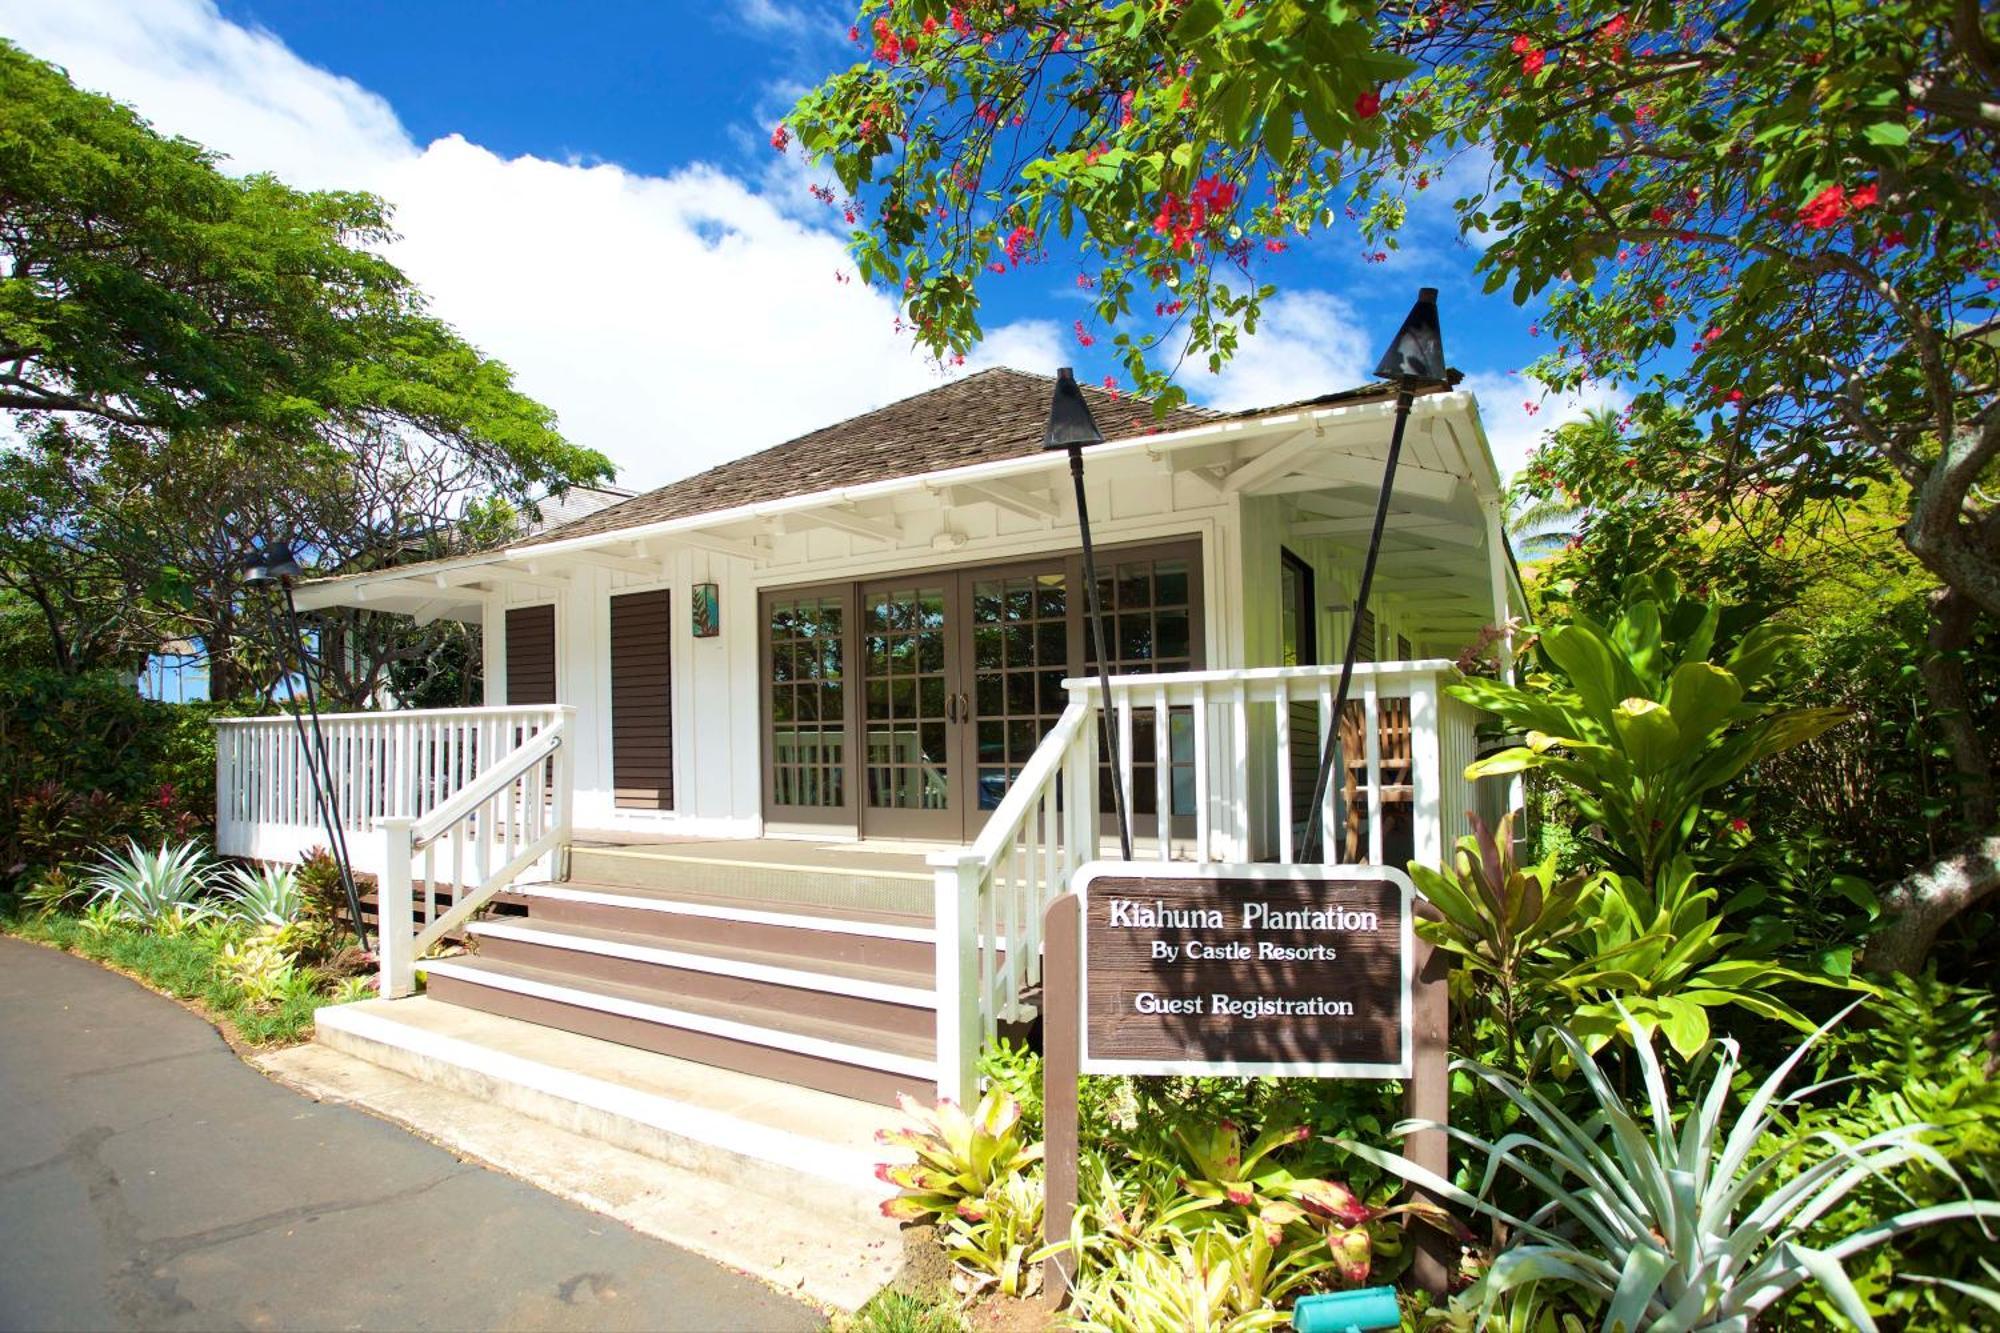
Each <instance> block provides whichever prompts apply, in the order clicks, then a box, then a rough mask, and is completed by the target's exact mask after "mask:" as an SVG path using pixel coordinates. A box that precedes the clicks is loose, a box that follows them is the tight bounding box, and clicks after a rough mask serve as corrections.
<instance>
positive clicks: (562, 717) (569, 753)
mask: <svg viewBox="0 0 2000 1333" xmlns="http://www.w3.org/2000/svg"><path fill="white" fill-rule="evenodd" d="M552 725H554V726H556V727H558V728H560V729H561V731H562V735H561V737H560V738H559V739H558V741H557V743H556V753H555V770H554V773H553V774H552V775H551V776H552V780H553V781H554V782H555V787H556V789H555V792H554V794H553V796H552V797H551V799H550V806H551V813H552V814H553V816H554V818H555V827H556V831H557V832H558V834H559V835H560V838H561V840H560V841H559V842H558V843H557V844H556V848H555V850H554V851H553V852H551V853H550V854H549V858H548V872H547V873H548V877H549V878H550V879H551V880H555V881H561V880H566V879H568V878H569V843H570V820H571V818H572V817H573V816H572V814H571V808H572V805H573V803H574V800H575V796H576V748H575V746H574V745H573V744H572V741H573V740H574V738H575V735H576V709H575V708H574V707H572V706H570V705H568V704H565V705H564V706H563V707H561V708H560V709H558V710H557V712H556V719H555V722H554V723H553V724H552Z"/></svg>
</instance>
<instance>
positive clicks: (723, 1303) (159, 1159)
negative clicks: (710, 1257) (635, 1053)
mask: <svg viewBox="0 0 2000 1333" xmlns="http://www.w3.org/2000/svg"><path fill="white" fill-rule="evenodd" d="M735 1221H736V1222H738V1223H739V1224H751V1225H754V1219H749V1218H739V1219H735ZM0 1254H4V1255H5V1256H6V1261H5V1263H0V1329H50V1330H54V1329H126V1328H133V1329H173V1330H182V1329H186V1330H193V1329H204V1330H205V1329H229V1328H256V1329H264V1328H277V1329H704V1330H706V1329H753V1330H766V1329H768V1330H774V1331H776V1330H790V1329H809V1328H813V1327H816V1326H817V1325H818V1324H819V1320H818V1317H817V1316H816V1315H815V1314H814V1313H813V1312H812V1311H811V1310H809V1309H807V1308H806V1307H805V1306H802V1305H799V1304H796V1303H794V1302H792V1301H790V1300H787V1299H786V1298H784V1297H782V1296H779V1295H777V1294H775V1293H774V1292H772V1291H771V1290H770V1289H769V1288H767V1287H765V1286H763V1285H761V1284H759V1283H756V1282H754V1281H752V1280H750V1279H749V1278H746V1277H743V1276H741V1275H739V1274H736V1273H733V1272H730V1271H729V1270H727V1269H724V1268H720V1267H718V1266H716V1265H714V1264H711V1263H709V1262H707V1261H706V1260H703V1259H699V1258H696V1257H695V1256H693V1255H690V1254H687V1253H686V1252H684V1251H681V1250H677V1249H674V1248H673V1247H671V1246H668V1245H663V1244H660V1243H659V1242H657V1241H653V1240H649V1239H647V1238H646V1237H644V1236H641V1235H639V1234H638V1233H636V1232H634V1231H631V1230H630V1229H628V1228H626V1227H624V1226H621V1225H620V1224H618V1223H616V1222H612V1221H609V1220H608V1219H606V1218H603V1217H600V1216H598V1215H596V1214H594V1213H590V1212H587V1211H585V1210H583V1209H580V1208H577V1207H574V1206H572V1205H570V1204H567V1203H564V1202H562V1201H561V1200H559V1199H556V1198H554V1197H552V1196H549V1195H546V1194H543V1193H542V1192H540V1191H539V1190H536V1189H534V1188H533V1187H531V1186H528V1185H525V1184H522V1183H521V1182H519V1181H516V1180H513V1179H510V1178H509V1177H507V1176H503V1175H500V1174H498V1173H496V1172H493V1171H488V1170H486V1169H485V1168H483V1167H479V1166H474V1165H471V1164H469V1163H465V1162H461V1161H459V1160H457V1159H456V1158H454V1157H453V1156H452V1155H451V1154H450V1153H447V1152H445V1151H444V1150H443V1149H440V1148H437V1147H435V1146H433V1145H431V1144H429V1143H426V1142H424V1141H423V1140H421V1139H417V1138H415V1137H413V1136H411V1135H409V1134H407V1133H405V1132H404V1131H402V1130H400V1129H397V1128H395V1127H394V1126H392V1125H389V1124H386V1123H384V1122H382V1121H379V1120H376V1119H374V1118H372V1117H370V1116H368V1115H364V1114H363V1113H361V1112H359V1111H354V1110H351V1109H347V1108H344V1107H335V1106H323V1105H320V1104H319V1103H316V1102H312V1101H308V1100H306V1099H305V1098H303V1097H301V1096H299V1095H298V1094H297V1093H295V1092H292V1091H290V1090H289V1089H287V1088H284V1087H281V1086H279V1085H278V1084H276V1083H273V1082H271V1081H270V1080H269V1079H267V1078H265V1077H264V1076H263V1075H262V1074H259V1073H257V1072H256V1071H255V1070H253V1069H250V1068H249V1067H247V1066H246V1065H244V1064H243V1063H242V1062H241V1061H240V1060H238V1059H237V1058H236V1056H235V1055H234V1054H232V1053H231V1052H230V1050H229V1048H228V1047H227V1046H225V1045H224V1044H223V1042H222V1040H221V1039H220V1038H219V1037H218V1036H217V1035H216V1033H215V1030H214V1029H213V1028H211V1027H209V1026H208V1024H206V1023H204V1022H202V1021H201V1020H200V1019H199V1018H197V1017H195V1016H194V1015H193V1014H190V1013H188V1012H187V1011H186V1010H184V1009H182V1008H181V1007H180V1006H179V1005H178V1004H175V1003H174V1002H173V1001H171V1000H166V999H162V998H161V997H159V996H157V995H153V994H151V993H150V992H148V991H146V990H145V989H143V988H142V987H140V986H138V985H135V984H134V983H132V982H131V981H128V980H126V979H125V978H124V977H121V976H117V975H115V974H113V973H110V972H106V971H104V970H103V969H101V968H99V967H97V966H96V965H94V964H92V963H88V962H85V961H83V960H82V959H78V958H71V957H69V956H67V955H64V954H59V953H56V952H54V951H52V950H48V949H43V948H40V947H39V946H36V945H32V944H24V943H22V942H21V941H19V940H13V939H6V938H0Z"/></svg>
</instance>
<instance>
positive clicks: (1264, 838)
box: [217, 661, 1505, 1102]
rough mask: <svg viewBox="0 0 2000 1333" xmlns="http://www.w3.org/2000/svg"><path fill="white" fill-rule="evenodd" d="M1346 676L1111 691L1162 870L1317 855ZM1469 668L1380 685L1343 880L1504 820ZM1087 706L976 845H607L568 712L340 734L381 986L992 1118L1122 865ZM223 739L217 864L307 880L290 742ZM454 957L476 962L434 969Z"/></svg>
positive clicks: (335, 764)
mask: <svg viewBox="0 0 2000 1333" xmlns="http://www.w3.org/2000/svg"><path fill="white" fill-rule="evenodd" d="M1338 674H1339V673H1338V668H1335V667H1292V668H1262V669H1248V670H1244V669H1238V670H1232V671H1190V672H1167V673H1158V674H1149V675H1123V676H1118V677H1114V678H1113V679H1112V681H1111V722H1112V726H1113V727H1114V729H1115V732H1116V734H1117V735H1118V737H1119V739H1120V760H1121V762H1120V765H1119V772H1118V774H1117V775H1116V780H1117V781H1119V782H1121V783H1122V784H1123V786H1124V788H1125V794H1126V798H1127V801H1128V806H1129V808H1132V809H1135V810H1141V811H1144V812H1145V813H1144V814H1142V815H1141V816H1139V817H1138V818H1137V819H1136V821H1135V830H1134V831H1135V834H1136V843H1135V847H1134V856H1135V858H1137V859H1140V860H1197V861H1240V860H1258V861H1270V862H1280V863H1288V862H1291V861H1293V860H1294V859H1295V855H1296V850H1297V848H1298V846H1299V832H1300V829H1301V828H1302V826H1303V823H1304V819H1305V816H1306V814H1307V813H1309V812H1308V810H1307V808H1306V805H1307V802H1308V801H1309V800H1310V791H1311V779H1312V774H1313V772H1314V771H1315V769H1316V767H1317V764H1318V762H1319V756H1320V752H1321V744H1322V741H1323V737H1324V734H1325V732H1324V727H1325V724H1326V723H1327V722H1328V721H1330V720H1331V714H1332V704H1333V691H1334V688H1335V684H1336V681H1337V678H1338ZM1456 674H1457V672H1456V669H1455V668H1454V667H1453V666H1451V665H1450V664H1448V663H1444V662H1441V661H1424V662H1389V663H1364V664H1362V665H1361V666H1360V667H1359V668H1358V669H1357V673H1356V678H1355V684H1354V688H1353V694H1354V698H1353V699H1352V700H1351V702H1350V703H1349V706H1348V711H1347V715H1346V717H1345V718H1344V719H1343V726H1342V728H1341V749H1340V753H1339V754H1338V755H1337V757H1336V772H1337V773H1338V774H1340V775H1341V778H1340V780H1339V781H1337V782H1336V783H1335V784H1334V785H1333V789H1332V790H1331V791H1330V792H1329V793H1328V797H1327V806H1326V811H1325V820H1326V828H1327V829H1328V830H1329V831H1330V834H1329V837H1328V838H1327V849H1328V854H1329V857H1330V858H1331V859H1333V860H1337V861H1358V862H1367V863H1375V864H1381V863H1389V864H1395V863H1399V862H1400V861H1402V860H1406V859H1410V858H1416V859H1421V860H1425V861H1436V860H1437V859H1439V858H1440V857H1441V855H1442V853H1443V850H1444V849H1445V848H1446V847H1448V846H1449V845H1450V843H1451V841H1452V840H1453V839H1455V838H1456V837H1457V836H1459V834H1460V833H1462V832H1464V831H1465V830H1466V828H1467V827H1468V825H1467V812H1469V811H1475V810H1479V809H1480V808H1481V807H1482V805H1497V804H1498V803H1499V802H1500V801H1502V800H1504V799H1505V794H1504V790H1503V791H1494V792H1481V791H1476V790H1474V788H1473V785H1472V784H1470V783H1468V782H1467V781H1466V780H1465V779H1464V777H1463V772H1464V769H1465V766H1466V764H1467V763H1468V762H1469V761H1470V760H1471V759H1472V758H1473V757H1474V753H1475V746H1476V735H1475V731H1476V726H1477V721H1478V719H1477V715H1476V714H1475V713H1474V711H1473V710H1472V709H1470V708H1469V707H1468V706H1466V705H1464V704H1462V703H1460V702H1459V701H1458V700H1456V699H1453V698H1452V697H1451V696H1450V695H1449V694H1447V693H1445V687H1446V686H1447V685H1448V684H1449V683H1450V682H1451V680H1452V679H1454V678H1455V677H1456ZM1065 689H1066V693H1067V695H1068V700H1069V702H1068V703H1067V705H1066V706H1065V708H1064V709H1063V711H1062V713H1061V714H1060V715H1059V716H1058V717H1057V718H1056V719H1055V721H1054V723H1053V724H1052V725H1051V726H1050V727H1049V728H1048V730H1047V732H1046V734H1045V735H1044V736H1043V737H1042V739H1041V741H1040V743H1039V744H1038V745H1037V746H1036V748H1035V749H1034V751H1033V752H1032V753H1031V755H1030V756H1029V758H1028V760H1027V762H1026V763H1025V764H1024V765H1022V767H1021V768H1020V770H1019V771H1018V773H1016V774H1015V775H1014V776H1013V780H1012V782H1011V784H1010V785H1009V786H1008V787H1007V789H1006V792H1005V795H1004V797H1003V798H1002V799H1001V800H1000V801H999V802H998V808H997V809H995V810H993V811H992V812H991V815H990V817H989V818H987V819H986V820H985V821H984V823H983V825H982V827H981V828H980V830H979V832H978V833H977V835H976V836H975V837H973V838H972V839H971V840H969V841H965V842H938V841H916V840H894V839H856V838H853V837H851V836H845V837H843V836H829V835H827V834H824V833H821V834H817V835H802V834H798V833H793V834H790V835H786V836H765V837H761V838H698V837H692V836H686V835H672V834H666V833H645V832H635V831H631V830H618V829H614V830H602V829H599V830H592V829H588V828H581V827H579V826H578V825H577V824H576V822H575V821H574V820H573V818H572V815H571V811H572V809H573V802H572V799H571V784H572V782H573V778H572V774H571V768H570V765H569V762H568V746H567V739H568V736H569V732H570V728H572V727H573V726H574V714H573V710H571V709H569V708H567V707H560V706H557V707H541V708H497V709H496V708H476V709H458V710H440V711H408V712H401V713H384V714H359V715H346V716H335V717H328V718H325V719H323V730H324V734H325V739H326V745H327V748H328V754H329V759H330V760H331V767H332V771H333V772H334V773H335V775H336V777H337V783H336V787H335V790H334V791H333V792H332V793H331V796H332V799H333V803H334V806H335V808H336V810H337V811H338V814H339V818H340V821H341V826H342V828H343V829H344V830H345V831H346V833H347V842H348V846H349V848H350V850H351V853H352V855H353V859H354V861H355V863H356V865H357V868H358V869H361V870H363V871H365V872H366V873H368V874H370V875H372V876H374V877H375V879H376V882H377V884H378V886H379V892H378V894H377V895H376V901H377V905H378V915H379V927H378V929H379V939H380V955H381V982H382V994H383V995H384V996H385V997H390V998H393V997H396V996H401V995H407V994H410V993H411V992H412V991H413V989H415V984H416V978H417V977H418V975H419V974H421V975H422V976H423V977H424V978H425V983H426V986H427V990H428V994H429V996H430V997H431V999H432V1000H433V1001H438V1002H443V1003H446V1004H453V1005H461V1006H465V1007H469V1008H474V1009H480V1010H483V1011H485V1012H487V1013H489V1014H495V1015H499V1016H503V1017H509V1018H514V1019H519V1020H524V1021H527V1022H532V1023H537V1024H542V1025H545V1026H552V1027H557V1028H562V1029H565V1030H568V1031H572V1032H577V1033H582V1034H585V1035H589V1036H593V1037H597V1038H601V1039H605V1040H610V1041H615V1042H619V1043H622V1044H626V1045H633V1046H638V1047H640V1048H642V1049H646V1050H650V1051H654V1052H657V1053H660V1054H663V1055H668V1056H672V1057H675V1058H680V1059H688V1060H694V1061H697V1062H701V1063H705V1064H711V1065H716V1066H720V1067H724V1068H728V1069H732V1070H736V1071H738V1072H741V1073H747V1074H752V1075H755V1076H758V1077H764V1078H770V1079H776V1080H779V1081H782V1082H788V1083H794V1084H798V1085H802V1086H806V1087H811V1088H816V1089H819V1090H822V1091H825V1092H831V1093H835V1094H838V1095H840V1096H845V1097H853V1098H859V1099H862V1100H867V1101H877V1102H880V1101H890V1100H893V1098H894V1097H895V1095H896V1094H897V1093H899V1092H905V1091H907V1092H912V1093H915V1094H917V1095H922V1096H934V1095H944V1096H952V1097H958V1098H964V1097H966V1096H969V1095H970V1094H971V1093H972V1091H973V1080H974V1064H975V1062H976V1059H977V1055H978V1051H979V1049H980V1047H981V1045H982V1044H983V1043H984V1042H985V1041H987V1040H989V1039H991V1038H992V1037H993V1036H995V1035H996V1034H997V1033H999V1032H1000V1031H1001V1030H1003V1028H1008V1027H1013V1026H1018V1025H1026V1024H1029V1023H1032V1022H1033V1021H1034V1019H1035V1018H1036V1015H1037V1005H1038V1001H1039V987H1040V980H1041V958H1040V949H1041V940H1040V930H1041V916H1042V909H1043V907H1044V906H1045V905H1046V903H1047V902H1048V901H1049V900H1050V899H1052V898H1053V897H1054V896H1055V895H1057V894H1058V893H1060V892H1061V891H1062V890H1063V887H1064V886H1065V885H1066V884H1067V883H1068V881H1069V879H1070V877H1071V876H1072V875H1073V874H1074V873H1075V871H1076V869H1077V868H1078V867H1079V866H1081V865H1082V864H1083V863H1085V862H1086V861H1090V860H1093V859H1100V858H1105V857H1113V858H1115V857H1116V856H1117V855H1118V849H1117V844H1116V839H1115V836H1114V835H1113V834H1112V833H1111V831H1110V828H1109V826H1108V824H1107V822H1106V820H1105V818H1104V815H1103V811H1104V809H1105V807H1106V801H1105V799H1104V797H1105V795H1106V794H1107V787H1106V785H1105V784H1108V782H1109V781H1111V780H1113V777H1112V774H1111V772H1110V770H1109V768H1108V766H1106V765H1104V764H1103V763H1102V762H1101V756H1100V753H1099V751H1100V741H1099V738H1100V735H1101V732H1102V726H1103V722H1102V703H1101V700H1100V698H1099V691H1098V688H1097V685H1096V683H1095V682H1094V681H1091V680H1075V679H1072V680H1069V681H1068V682H1066V685H1065ZM218 734H219V737H220V740H219V744H218V772H217V780H218V797H219V809H220V810H221V812H222V817H221V818H220V819H219V821H218V838H219V843H220V849H221V850H222V851H224V852H226V853H229V854H232V855H239V856H252V857H257V858H259V859H266V860H296V859H298V858H299V857H300V856H302V855H303V854H304V853H305V851H306V850H307V849H308V848H310V847H312V846H315V845H318V844H321V843H324V842H325V840H326V838H325V834H324V832H323V830H322V829H321V828H320V827H319V826H318V824H317V812H316V809H315V805H314V799H313V796H312V793H311V790H310V786H309V784H308V783H307V782H306V780H305V773H306V770H305V764H304V757H305V752H304V747H303V741H302V733H301V732H300V731H299V730H298V729H297V728H296V727H295V726H294V724H293V723H292V722H291V720H290V719H288V718H285V717H279V718H275V719H229V720H225V721H223V722H221V723H220V724H219V733H218ZM1142 775H1143V777H1144V779H1145V781H1146V783H1147V784H1149V787H1150V790H1147V791H1144V792H1142V790H1141V787H1140V782H1139V779H1140V777H1141V776H1142ZM1145 798H1150V799H1145ZM452 940H459V941H463V942H464V943H465V946H466V948H465V951H463V952H451V953H448V954H446V955H444V956H436V953H437V950H438V949H439V947H440V946H441V945H444V944H446V943H447V941H452Z"/></svg>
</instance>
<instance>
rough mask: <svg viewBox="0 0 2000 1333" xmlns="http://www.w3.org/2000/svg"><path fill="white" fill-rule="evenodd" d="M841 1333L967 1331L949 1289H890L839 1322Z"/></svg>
mask: <svg viewBox="0 0 2000 1333" xmlns="http://www.w3.org/2000/svg"><path fill="white" fill-rule="evenodd" d="M837 1327H839V1328H840V1330H841V1333H965V1329H966V1327H967V1325H966V1322H965V1318H964V1316H963V1315H961V1314H960V1313H959V1307H958V1302H957V1300H956V1299H954V1298H953V1296H952V1294H951V1292H950V1291H949V1290H948V1289H941V1290H939V1291H936V1292H932V1293H925V1294H918V1293H914V1292H908V1291H899V1290H897V1289H895V1288H893V1287H892V1288H890V1289H888V1290H886V1291H883V1292H880V1293H878V1294H877V1295H876V1296H875V1299H873V1300H871V1301H869V1302H868V1304H866V1305H864V1306H862V1307H861V1308H860V1309H859V1310H858V1311H856V1312H855V1314H854V1317H853V1319H852V1320H850V1321H848V1322H847V1323H844V1324H840V1325H837Z"/></svg>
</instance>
